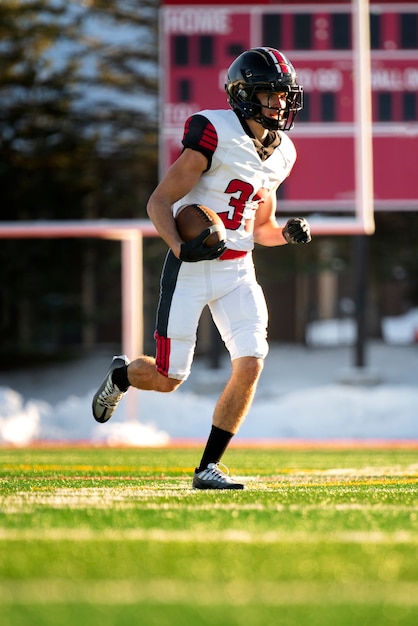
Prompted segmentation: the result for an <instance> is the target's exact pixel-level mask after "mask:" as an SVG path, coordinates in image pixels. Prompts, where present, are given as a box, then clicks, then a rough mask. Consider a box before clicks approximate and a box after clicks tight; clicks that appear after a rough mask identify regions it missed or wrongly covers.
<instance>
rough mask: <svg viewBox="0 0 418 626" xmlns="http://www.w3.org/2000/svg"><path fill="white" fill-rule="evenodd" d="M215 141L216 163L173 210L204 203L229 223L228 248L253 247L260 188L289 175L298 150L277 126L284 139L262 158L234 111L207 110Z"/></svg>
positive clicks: (203, 113) (272, 187)
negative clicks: (215, 136)
mask: <svg viewBox="0 0 418 626" xmlns="http://www.w3.org/2000/svg"><path fill="white" fill-rule="evenodd" d="M197 115H201V116H204V117H205V118H207V119H208V120H209V122H210V123H211V124H212V125H213V127H214V129H215V131H216V135H217V143H215V145H216V148H215V150H214V152H213V156H212V162H211V165H210V168H209V170H208V171H207V172H204V173H203V174H202V176H201V177H200V179H199V181H198V182H197V184H196V185H195V186H194V187H193V189H192V190H191V191H190V193H188V194H187V195H185V196H184V197H183V198H182V199H181V200H180V201H179V202H177V203H176V204H175V205H174V206H173V212H174V215H175V214H176V212H177V210H178V209H179V207H180V206H183V205H185V204H194V203H196V204H203V205H204V206H207V207H209V208H211V209H213V210H214V211H216V212H217V213H218V214H219V215H220V216H221V218H222V221H223V223H224V224H225V228H226V234H227V247H228V248H230V249H232V250H252V249H253V247H254V238H253V226H254V216H255V212H256V210H257V207H258V203H259V202H260V201H261V195H260V193H259V192H260V191H261V190H262V189H263V190H267V192H271V191H275V190H276V189H277V187H278V186H279V185H280V184H281V183H282V182H283V181H284V180H285V179H286V178H287V177H288V176H289V174H290V172H291V170H292V167H293V165H294V163H295V160H296V149H295V146H294V144H293V142H292V140H291V139H290V138H289V136H288V135H287V133H285V132H282V131H277V132H278V134H279V135H280V139H281V141H280V144H279V145H278V146H277V147H276V148H275V149H274V151H273V153H272V154H271V155H270V156H269V157H268V158H267V159H266V160H264V161H262V160H261V158H260V157H259V155H258V153H257V150H256V148H255V146H254V142H253V140H252V138H251V137H249V136H248V135H247V134H246V132H245V131H244V129H243V127H242V126H241V124H240V121H239V119H238V117H237V115H236V114H235V113H234V112H233V111H232V110H205V111H200V112H199V113H198V114H197Z"/></svg>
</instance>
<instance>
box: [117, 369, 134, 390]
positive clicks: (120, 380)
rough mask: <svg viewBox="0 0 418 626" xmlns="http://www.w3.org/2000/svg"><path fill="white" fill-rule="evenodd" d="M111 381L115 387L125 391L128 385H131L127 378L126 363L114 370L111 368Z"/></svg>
mask: <svg viewBox="0 0 418 626" xmlns="http://www.w3.org/2000/svg"><path fill="white" fill-rule="evenodd" d="M112 383H114V384H115V385H117V387H118V388H119V389H120V390H121V391H126V390H127V389H128V387H130V386H131V383H130V382H129V380H128V366H127V365H122V367H117V368H116V369H115V370H113V373H112Z"/></svg>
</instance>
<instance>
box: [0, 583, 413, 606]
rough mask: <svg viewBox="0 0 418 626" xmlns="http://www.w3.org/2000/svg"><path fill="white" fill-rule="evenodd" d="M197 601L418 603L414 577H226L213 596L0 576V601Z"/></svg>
mask: <svg viewBox="0 0 418 626" xmlns="http://www.w3.org/2000/svg"><path fill="white" fill-rule="evenodd" d="M191 598H192V599H193V601H192V602H193V604H194V605H197V606H214V605H218V606H219V605H220V604H224V603H227V604H228V605H235V606H246V605H250V604H252V605H254V604H256V605H263V606H286V605H301V604H309V605H320V604H323V603H326V604H327V605H329V604H332V605H340V604H344V603H349V604H350V605H353V604H355V605H374V604H382V603H384V604H385V605H386V606H388V607H390V606H393V605H395V606H399V605H400V606H402V607H416V606H418V595H417V593H416V584H415V582H412V583H408V582H393V581H391V582H390V583H386V582H373V583H370V582H365V581H361V582H359V583H344V584H338V583H335V582H330V581H324V582H305V581H294V582H286V581H277V582H272V581H267V580H259V579H258V580H251V581H246V580H242V579H234V580H232V581H222V585H220V586H219V588H218V589H217V591H216V598H215V597H214V593H213V588H212V586H211V585H208V584H207V583H206V582H198V581H191V580H184V581H178V580H170V579H154V580H144V579H128V580H101V581H94V580H82V581H73V580H68V581H67V580H55V579H48V580H44V581H31V580H29V581H2V585H1V587H0V605H2V606H7V605H19V604H20V605H25V604H40V605H42V604H43V605H51V604H64V603H66V604H67V603H68V604H82V603H88V604H89V605H92V604H97V605H129V604H135V603H140V602H143V601H148V602H149V601H151V602H155V603H158V604H170V603H176V604H178V603H184V604H190V602H191Z"/></svg>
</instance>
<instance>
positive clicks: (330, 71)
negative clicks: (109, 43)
mask: <svg viewBox="0 0 418 626" xmlns="http://www.w3.org/2000/svg"><path fill="white" fill-rule="evenodd" d="M369 11H370V13H369V28H370V82H371V102H372V121H373V124H372V136H373V143H372V146H373V148H372V150H373V170H374V174H373V195H374V209H375V210H377V211H379V210H381V211H384V210H387V211H397V210H402V211H408V210H412V211H416V210H418V184H417V182H416V174H415V170H416V162H417V153H418V96H417V93H418V3H415V2H385V1H383V2H382V1H381V0H380V1H379V2H378V3H377V2H376V3H374V2H373V1H371V2H370V6H369ZM160 32H161V54H162V56H161V85H160V96H161V108H160V110H161V115H162V118H161V131H160V140H161V142H160V164H161V173H163V172H164V171H165V170H166V169H167V168H168V166H169V165H170V163H172V162H173V160H174V159H175V158H176V157H177V156H178V154H179V153H180V151H181V148H182V146H181V139H182V134H183V125H184V122H185V120H186V119H187V117H188V116H189V115H191V114H192V113H195V112H196V111H199V110H201V109H206V108H228V103H227V101H226V95H225V89H224V85H225V78H226V72H227V68H228V67H229V65H230V64H231V63H232V61H233V60H234V59H235V58H236V56H238V55H239V54H240V53H241V52H243V51H244V50H246V49H248V48H252V47H256V46H262V45H267V46H272V47H275V48H278V49H280V50H282V51H283V52H284V53H285V54H286V55H287V56H288V57H289V58H290V60H291V61H292V63H293V65H294V66H295V69H296V72H297V75H298V82H299V84H301V85H302V86H303V88H304V100H305V106H304V109H303V111H301V112H300V113H299V114H298V117H297V119H296V123H295V127H294V129H292V130H291V131H290V136H291V138H292V140H293V141H294V143H295V146H296V149H297V152H298V160H297V162H296V165H295V167H294V169H293V171H292V174H291V176H290V177H289V179H288V180H287V181H285V183H284V184H283V185H282V186H281V188H280V190H279V203H278V211H279V213H282V214H283V215H288V214H306V215H313V216H315V215H323V216H325V217H327V216H329V217H330V216H337V217H344V216H350V215H353V212H354V210H355V207H354V203H355V185H356V181H355V158H354V153H355V145H354V144H355V106H354V105H355V95H356V89H358V76H357V72H356V69H355V65H354V64H353V36H354V33H353V19H352V3H351V2H350V1H347V2H345V1H341V2H326V1H325V2H320V3H317V2H310V1H309V0H307V1H306V0H305V1H304V2H295V1H293V2H292V1H291V0H288V1H287V2H286V1H284V2H279V3H278V2H260V3H254V2H248V0H240V1H239V2H238V1H237V2H232V1H229V2H227V3H226V4H224V3H221V2H217V1H213V2H211V3H210V4H204V3H201V2H200V3H198V4H197V3H192V2H187V1H183V2H179V1H175V0H165V2H164V4H163V5H162V8H161V24H160Z"/></svg>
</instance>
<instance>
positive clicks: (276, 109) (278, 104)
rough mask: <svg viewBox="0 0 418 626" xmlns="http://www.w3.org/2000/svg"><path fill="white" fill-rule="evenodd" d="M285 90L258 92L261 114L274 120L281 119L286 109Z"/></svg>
mask: <svg viewBox="0 0 418 626" xmlns="http://www.w3.org/2000/svg"><path fill="white" fill-rule="evenodd" d="M286 95H287V94H286V92H285V91H280V92H273V93H272V92H269V93H266V92H260V93H258V94H257V97H258V99H259V101H260V104H261V106H262V107H263V108H262V115H264V116H265V117H271V118H272V119H274V120H278V119H280V120H281V119H283V116H284V113H285V110H286Z"/></svg>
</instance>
